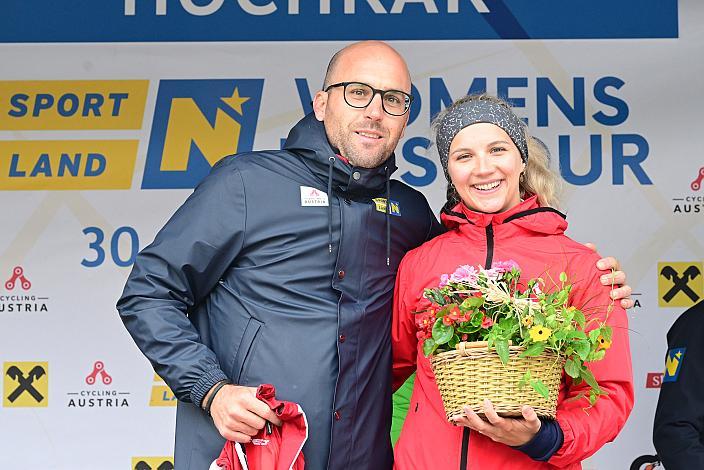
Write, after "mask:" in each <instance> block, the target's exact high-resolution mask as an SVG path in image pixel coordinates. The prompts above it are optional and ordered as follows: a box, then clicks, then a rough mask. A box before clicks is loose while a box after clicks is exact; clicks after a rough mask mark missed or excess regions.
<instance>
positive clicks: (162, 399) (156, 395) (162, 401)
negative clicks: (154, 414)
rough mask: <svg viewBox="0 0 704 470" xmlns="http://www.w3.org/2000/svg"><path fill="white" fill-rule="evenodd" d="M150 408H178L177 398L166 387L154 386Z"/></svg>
mask: <svg viewBox="0 0 704 470" xmlns="http://www.w3.org/2000/svg"><path fill="white" fill-rule="evenodd" d="M149 406H176V397H175V396H174V393H173V392H172V391H171V389H170V388H169V387H167V386H166V385H154V386H153V387H152V395H151V397H149Z"/></svg>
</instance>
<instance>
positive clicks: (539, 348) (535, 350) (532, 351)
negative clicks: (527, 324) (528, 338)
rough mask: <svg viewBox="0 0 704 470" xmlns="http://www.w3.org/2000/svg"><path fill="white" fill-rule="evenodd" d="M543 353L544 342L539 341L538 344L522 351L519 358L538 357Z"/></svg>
mask: <svg viewBox="0 0 704 470" xmlns="http://www.w3.org/2000/svg"><path fill="white" fill-rule="evenodd" d="M543 351H545V342H544V341H541V342H539V343H533V344H531V345H530V346H528V349H526V350H525V351H523V353H522V354H521V357H532V356H539V355H541V354H542V353H543Z"/></svg>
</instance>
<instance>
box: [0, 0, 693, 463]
mask: <svg viewBox="0 0 704 470" xmlns="http://www.w3.org/2000/svg"><path fill="white" fill-rule="evenodd" d="M65 3H66V2H48V1H42V2H25V4H24V5H13V6H11V7H7V6H3V7H0V10H6V11H5V13H6V14H5V15H4V17H3V18H2V19H0V26H1V28H0V30H2V32H0V64H2V65H0V191H2V192H0V195H1V197H2V208H3V211H4V213H3V215H2V228H3V229H2V230H0V281H2V284H0V332H1V334H0V338H2V339H1V340H0V358H1V361H0V362H2V365H3V370H2V372H3V376H2V384H3V401H2V406H1V407H0V468H3V469H13V470H15V469H39V468H41V469H62V470H63V469H66V470H68V469H77V468H78V469H92V468H101V469H115V470H117V469H129V468H133V469H134V468H139V465H141V464H140V462H144V465H148V466H149V468H153V469H157V468H159V469H161V470H163V469H166V468H170V465H171V464H170V463H169V462H170V459H171V456H172V455H173V435H174V431H173V430H174V421H175V419H174V418H175V408H174V407H173V404H174V400H173V396H172V395H171V393H170V392H169V391H168V388H166V386H165V385H164V384H163V382H161V381H160V380H159V378H158V377H155V376H154V373H153V371H152V370H151V367H150V366H149V364H148V362H147V361H146V359H144V357H143V356H142V355H141V353H140V352H139V351H138V350H137V348H136V347H135V346H134V344H133V342H132V340H131V338H130V337H129V335H128V334H127V332H126V331H125V329H124V327H123V326H122V324H121V321H120V320H119V318H118V316H117V313H116V311H115V307H114V306H115V302H116V300H117V298H118V297H119V295H120V293H121V290H122V287H123V284H124V281H125V279H126V277H127V274H128V272H129V269H130V266H131V264H132V261H133V260H134V256H135V254H136V253H137V251H138V250H139V249H141V248H143V247H144V246H146V244H148V243H149V242H151V240H152V239H153V237H154V235H155V233H156V231H157V230H158V229H159V228H160V227H161V226H162V225H163V223H164V222H165V221H166V219H167V218H168V217H169V216H170V215H171V214H172V213H173V211H174V210H175V209H176V207H178V206H179V205H180V204H181V202H182V201H183V200H184V199H185V198H186V197H187V195H188V194H189V193H190V191H191V188H193V186H194V185H195V184H196V182H197V181H199V180H200V179H201V178H202V177H203V176H204V175H205V174H207V172H208V170H209V168H210V166H211V165H212V164H213V163H214V162H215V161H217V159H218V158H220V157H221V156H222V155H225V154H229V153H233V152H236V151H244V150H250V149H269V148H279V147H280V146H281V143H282V139H284V138H285V137H286V135H287V133H288V130H289V129H290V127H291V126H292V125H293V124H294V123H295V122H296V121H297V120H298V119H300V118H301V117H302V116H304V115H305V113H306V112H308V111H309V110H310V101H311V96H312V95H313V94H314V93H315V91H317V90H318V89H319V87H320V86H321V84H322V79H323V74H324V70H325V67H326V65H327V62H328V60H329V58H330V56H331V55H332V53H333V52H334V51H336V50H337V49H339V48H341V47H343V46H344V45H345V44H347V43H348V41H349V40H354V39H363V38H366V37H382V38H385V39H389V40H391V43H392V45H393V46H394V47H396V48H397V49H398V50H399V51H400V52H401V53H402V54H403V55H404V57H406V59H407V61H408V63H409V66H410V68H411V71H412V78H413V84H414V90H413V93H414V95H415V97H416V99H415V101H414V103H413V107H412V109H411V122H410V124H409V126H408V129H407V132H406V135H405V136H404V138H403V139H402V141H401V143H400V144H399V147H398V149H397V163H398V165H399V170H398V171H397V173H396V174H395V177H396V178H397V179H400V180H403V181H404V182H406V183H408V184H410V185H412V186H415V187H417V188H419V189H420V190H421V191H423V192H424V193H425V194H426V196H427V197H428V199H429V201H430V202H431V205H432V206H433V208H434V209H436V210H439V208H440V206H441V205H442V203H443V202H444V189H445V184H444V178H443V176H442V170H441V169H440V168H439V166H438V164H437V163H436V161H435V160H434V159H433V157H432V156H431V155H428V153H427V151H426V148H427V143H428V140H427V138H428V126H429V122H430V119H431V116H432V115H434V114H435V113H436V112H438V111H439V110H441V109H442V108H444V107H445V106H446V105H447V104H449V103H450V102H451V100H452V99H456V98H459V97H460V96H462V95H463V94H465V93H467V92H468V91H472V92H474V91H482V90H487V91H489V92H491V93H499V94H500V95H502V96H504V97H507V98H508V99H509V100H511V101H512V103H513V104H514V105H515V106H516V107H517V113H518V114H519V115H520V116H522V117H524V118H526V119H527V121H528V124H529V126H530V127H531V129H532V130H533V132H534V134H535V135H536V136H538V137H539V138H541V139H542V140H543V141H544V142H545V143H546V144H547V145H548V147H549V148H550V149H551V150H552V154H553V157H552V159H553V164H554V166H555V167H556V168H557V167H558V166H560V167H561V173H562V176H563V178H564V180H565V183H566V184H565V186H566V190H565V194H564V197H563V207H562V209H564V210H565V211H566V212H567V214H568V221H569V223H570V228H569V231H568V233H569V234H570V235H571V236H572V237H573V238H575V239H577V240H580V241H585V242H586V241H592V242H595V243H596V244H597V246H598V248H599V250H600V252H601V253H603V254H608V255H614V256H617V257H618V258H619V259H620V260H621V262H622V264H623V266H624V268H625V270H626V271H627V273H628V275H629V283H630V284H631V286H633V288H634V291H635V294H634V299H635V300H636V303H637V305H636V308H635V309H634V310H632V311H630V312H629V317H630V321H631V330H632V332H631V348H632V352H633V365H634V375H635V377H634V378H635V386H636V405H635V408H634V410H633V413H632V415H631V417H630V419H629V421H628V423H627V425H626V427H625V429H624V430H623V432H622V433H621V435H620V436H619V437H618V439H617V440H616V441H615V442H614V443H611V444H609V445H607V446H606V447H604V448H603V449H602V450H601V451H600V452H599V453H598V454H597V455H596V456H594V457H593V458H592V459H590V460H589V461H588V462H586V463H585V464H584V466H585V468H591V469H599V470H602V469H604V470H606V469H614V470H616V469H623V468H628V467H629V466H630V464H631V462H633V461H634V460H635V459H636V458H637V457H638V456H640V455H644V454H651V453H654V449H653V445H652V442H651V433H652V420H653V415H654V410H655V404H656V401H657V395H658V387H659V384H660V380H661V373H662V371H663V368H664V354H665V350H666V342H665V333H666V331H667V329H668V328H669V326H670V325H671V324H672V322H673V321H674V320H675V319H676V318H677V316H678V315H679V314H680V313H681V312H682V311H684V310H685V308H686V307H688V306H690V305H692V304H693V303H694V302H695V299H696V298H701V297H704V281H703V279H704V267H703V266H702V263H703V260H704V242H702V240H704V223H702V217H703V216H704V189H702V183H703V182H704V153H703V152H702V150H701V147H702V146H701V138H700V134H701V129H702V128H703V125H704V118H702V114H701V109H703V108H704V95H702V93H701V92H699V82H700V79H699V78H698V77H701V76H703V75H704V62H703V61H702V60H701V57H704V32H703V30H702V28H701V24H703V23H704V6H702V4H701V3H700V2H694V1H684V2H680V3H679V5H677V3H676V2H674V1H673V2H661V1H650V2H643V1H641V2H635V1H633V2H631V1H629V2H616V3H618V5H615V4H614V2H592V3H594V5H595V6H594V7H593V8H592V7H587V6H584V5H583V2H559V3H560V5H562V7H558V6H557V5H556V2H548V1H546V0H541V1H537V0H536V1H535V5H534V6H533V7H531V8H532V9H531V8H529V6H528V4H527V3H526V2H518V1H514V2H511V1H503V2H501V1H496V2H489V1H488V0H487V1H486V2H482V1H476V2H475V1H472V2H470V1H467V2H457V1H454V2H453V1H449V0H448V1H432V0H428V1H415V2H411V1H406V2H404V1H398V0H396V1H381V0H378V1H371V0H368V1H364V2H363V1H357V2H354V1H351V2H348V1H345V2H344V3H343V2H341V1H340V2H335V1H333V2H330V1H322V0H321V1H320V2H310V3H308V2H305V5H304V4H303V3H304V2H300V4H299V2H298V1H290V0H289V1H288V2H286V1H280V2H274V1H271V2H265V1H261V2H254V1H252V2H249V1H234V0H233V1H230V0H227V1H223V0H219V1H218V0H215V1H210V2H208V1H202V2H195V1H188V0H182V1H181V2H168V9H167V2H166V1H165V0H163V1H161V0H152V1H146V0H144V1H140V0H125V1H124V2H122V1H120V2H112V3H114V4H115V5H112V6H110V7H104V6H103V5H102V4H101V5H100V6H98V4H99V3H100V2H97V3H95V5H92V4H91V5H90V6H89V5H81V6H80V8H79V7H78V6H65V5H64V4H65ZM72 3H75V4H76V5H79V4H80V3H81V2H72ZM529 3H532V2H529ZM577 3H579V5H577ZM311 4H314V5H315V8H313V9H310V8H311V6H310V5H311ZM621 4H623V5H621ZM267 8H269V9H271V8H275V10H274V11H272V12H270V13H265V11H266V10H265V9H267ZM433 8H435V10H437V11H436V12H434V11H433ZM482 8H486V9H488V10H489V11H488V12H482V11H481V10H482ZM550 8H554V11H552V10H550ZM560 8H562V9H560ZM580 8H581V10H580ZM599 8H601V10H599ZM455 9H456V10H457V11H455ZM211 10H212V11H211ZM382 10H383V12H382ZM551 11H552V12H551ZM164 12H165V13H164ZM553 13H554V14H553ZM0 14H1V13H0ZM228 15H229V16H228ZM458 15H459V16H458ZM462 15H464V16H462ZM481 15H486V16H481ZM673 15H674V16H673ZM678 17H679V24H678ZM458 18H459V20H458ZM638 18H640V20H638V21H636V19H638ZM460 20H462V21H460ZM443 21H444V22H443ZM463 21H464V22H463ZM335 22H337V23H335ZM336 24H337V25H339V27H335V25H336ZM361 24H369V27H370V29H369V31H364V32H362V31H359V28H360V25H361ZM472 25H474V26H475V27H474V28H472ZM644 25H645V26H644ZM648 25H649V26H648ZM470 31H473V32H470ZM248 32H249V33H251V34H250V35H249V36H247V34H248ZM272 203H275V201H272ZM263 204H266V202H263ZM691 266H694V268H695V269H698V270H699V272H700V273H701V274H700V275H698V276H694V277H692V276H687V275H686V274H685V272H686V271H687V269H688V268H690V267H691ZM668 267H669V269H666V268H668ZM663 270H666V271H665V272H666V273H672V272H674V273H675V278H676V279H678V280H684V281H681V282H685V283H686V284H687V285H688V286H689V288H690V290H691V293H690V291H686V290H684V289H681V288H677V286H678V285H681V284H677V283H675V282H674V281H673V280H672V279H673V277H672V276H669V277H668V276H667V275H664V274H662V273H663ZM672 270H674V271H672ZM689 272H690V273H693V272H694V270H692V269H690V271H689ZM673 289H674V290H673ZM11 398H13V399H11ZM142 468H147V467H144V466H142Z"/></svg>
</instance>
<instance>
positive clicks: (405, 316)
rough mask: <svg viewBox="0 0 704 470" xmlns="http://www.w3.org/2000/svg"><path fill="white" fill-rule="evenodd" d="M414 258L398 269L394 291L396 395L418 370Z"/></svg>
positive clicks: (394, 370)
mask: <svg viewBox="0 0 704 470" xmlns="http://www.w3.org/2000/svg"><path fill="white" fill-rule="evenodd" d="M411 264H412V260H411V256H408V255H406V256H405V257H404V258H403V259H402V260H401V264H400V265H399V267H398V274H397V276H396V287H395V288H394V310H393V320H392V324H391V350H392V353H393V389H394V391H396V390H397V389H398V388H399V387H400V386H401V385H403V383H404V382H405V381H406V379H407V378H408V377H410V375H411V374H413V372H415V370H416V359H417V349H416V348H417V346H418V339H417V338H416V326H415V319H414V316H413V311H412V309H413V308H414V305H415V303H416V302H415V300H416V295H414V293H413V292H411V291H412V288H411V282H410V277H411V276H412V274H413V269H412V267H411V266H410V265H411Z"/></svg>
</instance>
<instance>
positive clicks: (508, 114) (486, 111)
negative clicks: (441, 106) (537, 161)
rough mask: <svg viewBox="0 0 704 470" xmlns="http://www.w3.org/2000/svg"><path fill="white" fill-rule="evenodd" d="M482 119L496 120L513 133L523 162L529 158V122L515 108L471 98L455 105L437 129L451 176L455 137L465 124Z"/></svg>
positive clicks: (444, 162) (440, 145)
mask: <svg viewBox="0 0 704 470" xmlns="http://www.w3.org/2000/svg"><path fill="white" fill-rule="evenodd" d="M480 122H488V123H490V124H495V125H497V126H499V127H500V128H501V129H503V130H504V131H506V133H507V134H508V135H509V137H511V140H512V141H513V143H514V144H516V147H518V151H519V152H520V153H521V160H523V163H526V161H528V142H526V134H525V125H524V124H523V121H521V120H520V119H519V118H518V117H517V116H516V115H515V114H513V112H512V111H511V109H509V108H507V107H506V106H504V105H501V104H499V103H496V102H494V101H489V100H481V99H478V100H469V101H465V102H464V103H460V104H458V105H456V106H455V107H453V108H451V109H450V111H448V113H447V114H446V115H445V117H443V118H442V121H441V122H440V124H439V125H438V127H437V130H436V136H435V139H436V142H437V146H438V153H439V154H440V163H442V167H443V169H444V170H445V175H446V176H447V161H448V158H449V154H450V144H451V143H452V139H454V138H455V136H456V135H457V134H458V133H459V132H460V131H461V130H462V129H464V128H465V127H468V126H471V125H472V124H477V123H480Z"/></svg>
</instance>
